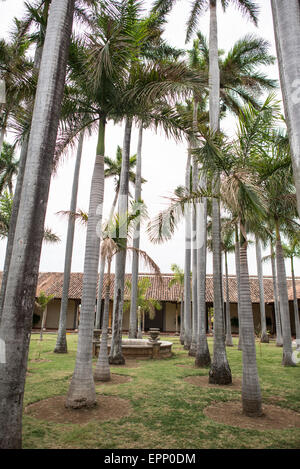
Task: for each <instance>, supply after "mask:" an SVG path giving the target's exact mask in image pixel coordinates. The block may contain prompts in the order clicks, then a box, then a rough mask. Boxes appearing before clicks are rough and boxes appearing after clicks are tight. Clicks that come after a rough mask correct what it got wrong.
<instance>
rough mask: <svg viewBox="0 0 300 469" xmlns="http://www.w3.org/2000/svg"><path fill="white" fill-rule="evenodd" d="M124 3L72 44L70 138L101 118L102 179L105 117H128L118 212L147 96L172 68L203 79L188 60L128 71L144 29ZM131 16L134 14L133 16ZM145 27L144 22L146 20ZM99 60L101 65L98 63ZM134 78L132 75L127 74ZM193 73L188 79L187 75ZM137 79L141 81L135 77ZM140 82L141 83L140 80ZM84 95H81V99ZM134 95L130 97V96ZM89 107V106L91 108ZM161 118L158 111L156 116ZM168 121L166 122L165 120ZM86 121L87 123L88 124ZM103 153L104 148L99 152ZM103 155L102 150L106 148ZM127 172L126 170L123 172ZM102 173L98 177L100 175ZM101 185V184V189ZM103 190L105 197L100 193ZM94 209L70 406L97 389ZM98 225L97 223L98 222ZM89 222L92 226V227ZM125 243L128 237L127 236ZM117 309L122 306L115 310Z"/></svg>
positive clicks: (117, 321)
mask: <svg viewBox="0 0 300 469" xmlns="http://www.w3.org/2000/svg"><path fill="white" fill-rule="evenodd" d="M123 7H124V5H123V6H122V5H121V6H120V8H119V9H118V8H117V5H114V7H113V12H111V11H110V5H108V6H106V5H104V4H101V11H100V15H99V16H98V15H97V16H96V19H95V32H94V34H93V35H92V36H89V38H88V47H87V50H86V48H85V47H84V45H82V44H81V43H80V41H77V42H76V43H74V44H73V46H74V49H73V50H72V49H71V60H70V62H71V63H72V70H73V71H72V73H71V74H70V79H72V80H73V81H74V82H75V83H77V84H78V86H79V90H80V92H79V96H78V97H77V100H75V101H74V103H73V105H74V108H75V110H78V107H79V111H80V112H79V111H78V113H75V115H76V116H79V117H77V119H76V121H77V125H76V126H75V127H74V128H73V129H71V132H70V135H69V136H68V139H70V137H71V136H72V135H74V134H76V133H78V132H79V130H81V129H80V125H78V123H79V124H80V122H81V121H80V117H81V115H82V114H83V115H86V113H87V112H88V113H89V115H90V122H89V124H92V123H98V124H99V121H100V125H99V139H98V140H99V145H98V148H97V161H96V165H98V166H97V167H96V168H95V169H96V170H98V172H99V182H100V173H101V179H102V171H103V169H102V168H103V167H102V164H103V163H102V161H101V160H102V158H101V160H99V155H101V153H102V152H104V132H105V125H106V120H107V119H109V118H114V119H121V118H125V119H126V123H125V138H124V142H125V143H124V145H123V158H122V171H121V180H120V196H119V212H120V213H121V214H123V216H124V217H125V214H126V212H127V210H126V208H127V194H128V177H127V176H128V172H127V168H128V159H129V143H130V134H131V126H132V118H133V117H132V116H133V115H134V114H135V113H138V112H140V113H141V114H142V109H143V102H142V98H143V96H146V98H147V100H148V102H149V101H152V100H153V99H157V97H161V96H162V95H164V94H165V93H166V91H165V89H164V87H163V86H162V84H163V83H165V82H166V78H167V77H169V78H170V77H171V76H172V77H173V81H174V72H175V71H177V75H176V76H177V77H179V78H177V80H178V82H180V85H181V88H182V87H185V88H186V89H187V88H188V86H189V84H190V81H191V80H192V82H193V83H195V84H197V85H199V83H201V80H200V79H199V78H198V77H196V78H195V76H194V75H192V74H190V73H187V72H186V67H184V64H180V65H176V67H172V66H171V65H169V64H158V65H155V66H154V69H153V67H152V68H151V69H150V70H149V67H148V66H147V67H146V66H145V67H140V65H139V63H138V62H134V67H133V71H132V70H131V71H130V74H129V73H128V72H129V68H130V67H131V66H132V65H133V62H132V60H131V59H132V56H133V54H134V53H135V51H136V44H139V40H136V36H135V34H138V33H140V31H139V29H136V28H135V26H134V24H133V23H134V22H132V21H131V19H132V18H131V15H132V11H131V7H132V2H130V5H129V4H128V9H127V7H126V8H123ZM130 18H131V19H130ZM142 26H143V27H144V26H145V24H144V25H142ZM124 38H126V47H124V44H125V43H124V40H125V39H124ZM95 64H97V67H95ZM129 77H132V79H130V80H129V82H128V78H129ZM187 78H189V80H187ZM135 79H136V80H137V81H135ZM136 83H137V84H136ZM162 88H163V89H162ZM172 93H173V94H175V92H174V87H172V86H171V85H170V80H169V81H168V86H167V94H169V95H170V94H172ZM79 98H80V99H79ZM129 98H130V99H129ZM82 101H83V102H88V103H91V106H88V108H86V106H83V107H82V108H81V102H82ZM87 109H88V111H87ZM157 120H158V121H159V116H158V118H157ZM165 122H166V121H165V120H164V121H163V125H165ZM86 125H87V122H85V126H86ZM99 152H100V153H99ZM102 154H103V153H102ZM101 156H102V155H101ZM122 174H123V175H122ZM97 178H98V176H97ZM94 183H95V184H97V181H96V180H93V184H92V187H91V202H92V205H91V206H90V208H91V210H92V212H93V215H94V220H96V218H97V217H98V222H99V225H98V227H99V228H100V226H101V225H100V216H99V215H100V214H97V213H96V214H95V210H96V207H97V206H98V204H99V206H101V201H102V200H103V199H102V194H100V192H99V194H98V196H99V197H97V192H95V193H93V191H94V188H95V189H96V190H97V191H100V189H101V187H100V186H99V183H98V185H97V187H96V185H95V186H94ZM99 187H100V189H99ZM100 195H101V197H100ZM121 221H122V223H124V224H123V227H125V229H124V235H126V232H127V228H126V223H125V222H124V220H121ZM93 223H94V222H92V219H91V216H90V213H89V217H88V230H87V242H86V257H85V274H84V281H83V298H82V309H81V322H80V323H81V327H80V329H79V343H78V345H79V346H78V349H77V360H76V365H75V372H74V375H73V379H72V382H71V386H70V390H69V393H68V397H67V402H66V405H67V406H68V407H78V406H82V407H83V406H90V405H94V403H95V389H94V383H93V376H92V347H91V343H92V334H93V327H92V325H93V324H92V322H93V321H92V319H91V318H92V316H94V307H95V303H96V288H97V270H98V269H97V267H96V264H97V265H98V263H99V237H98V234H97V231H96V226H94V228H93V227H92V224H93ZM96 224H97V223H96ZM89 225H91V228H90V229H89ZM124 240H125V242H126V237H125V238H124ZM125 258H126V251H125V252H118V253H117V255H116V265H117V267H116V281H115V295H114V297H115V302H114V317H113V326H114V327H113V337H112V347H111V355H113V356H116V357H117V358H116V359H117V360H118V356H119V355H121V353H122V352H121V340H120V339H121V331H120V328H121V325H122V303H123V300H122V296H123V291H124V281H123V280H124V274H125V271H124V269H125V262H124V261H125ZM116 310H118V311H116Z"/></svg>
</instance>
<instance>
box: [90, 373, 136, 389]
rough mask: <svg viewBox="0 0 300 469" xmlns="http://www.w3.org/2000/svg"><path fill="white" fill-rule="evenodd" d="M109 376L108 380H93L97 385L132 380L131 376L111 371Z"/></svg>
mask: <svg viewBox="0 0 300 469" xmlns="http://www.w3.org/2000/svg"><path fill="white" fill-rule="evenodd" d="M110 378H111V379H110V381H95V386H96V387H98V386H103V385H105V384H108V385H111V384H122V383H129V381H132V378H131V376H125V375H117V374H116V373H111V375H110Z"/></svg>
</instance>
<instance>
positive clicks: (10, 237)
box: [0, 136, 28, 323]
mask: <svg viewBox="0 0 300 469" xmlns="http://www.w3.org/2000/svg"><path fill="white" fill-rule="evenodd" d="M27 149H28V137H27V136H26V137H25V138H24V141H23V144H22V148H21V154H20V163H19V172H18V179H17V184H16V189H15V194H14V200H13V206H12V213H11V217H10V221H9V231H8V237H7V244H6V252H5V260H4V267H3V274H2V283H1V292H0V323H1V315H2V309H3V303H4V298H5V291H6V284H7V277H8V271H9V266H10V260H11V254H12V249H13V244H14V236H15V229H16V223H17V217H18V211H19V206H20V199H21V191H22V185H23V179H24V171H25V166H26V157H27Z"/></svg>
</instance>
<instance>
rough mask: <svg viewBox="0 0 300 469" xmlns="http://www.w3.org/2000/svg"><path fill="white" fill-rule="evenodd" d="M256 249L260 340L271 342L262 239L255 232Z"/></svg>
mask: <svg viewBox="0 0 300 469" xmlns="http://www.w3.org/2000/svg"><path fill="white" fill-rule="evenodd" d="M255 250H256V265H257V277H258V284H259V298H260V318H261V321H260V324H261V336H260V341H261V342H262V343H269V336H268V333H267V323H266V309H265V297H264V277H263V267H262V254H261V240H260V239H259V237H258V235H257V234H255Z"/></svg>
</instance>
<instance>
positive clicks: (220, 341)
mask: <svg viewBox="0 0 300 469" xmlns="http://www.w3.org/2000/svg"><path fill="white" fill-rule="evenodd" d="M175 2H176V0H173V1H170V0H156V1H155V3H154V9H155V10H164V11H165V12H168V11H169V10H170V9H171V8H172V6H173V5H174V4H175ZM221 3H222V7H223V9H226V7H227V6H228V4H229V2H227V1H226V2H225V1H221ZM233 3H234V4H235V5H236V6H237V7H238V8H239V9H240V10H241V11H242V13H244V14H245V15H247V16H248V17H249V18H250V19H251V20H252V21H253V22H254V23H255V24H256V23H257V13H258V9H257V6H256V4H255V2H253V1H247V2H245V1H244V0H236V1H234V2H233ZM207 8H209V11H210V33H209V87H210V92H209V111H210V112H209V124H210V130H211V132H212V133H216V132H218V131H219V120H220V69H219V58H218V23H217V1H216V0H194V2H193V4H192V10H191V15H190V18H189V20H188V23H187V35H186V37H187V39H189V38H190V37H191V34H192V33H193V32H194V31H195V28H196V26H197V21H198V18H199V16H200V14H201V13H202V12H203V11H204V10H205V9H207ZM219 185H220V182H219V177H218V175H217V174H216V177H215V181H214V186H215V192H217V193H218V192H219ZM212 207H213V208H212V214H213V216H212V219H213V282H214V316H215V323H214V332H215V335H214V337H215V340H214V356H213V361H212V365H211V369H210V373H209V381H210V382H211V383H215V384H229V383H231V382H232V377H231V372H230V368H229V365H228V362H227V357H226V349H225V343H224V324H223V301H222V279H221V248H220V243H221V240H220V206H219V201H218V199H216V198H213V201H212Z"/></svg>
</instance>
